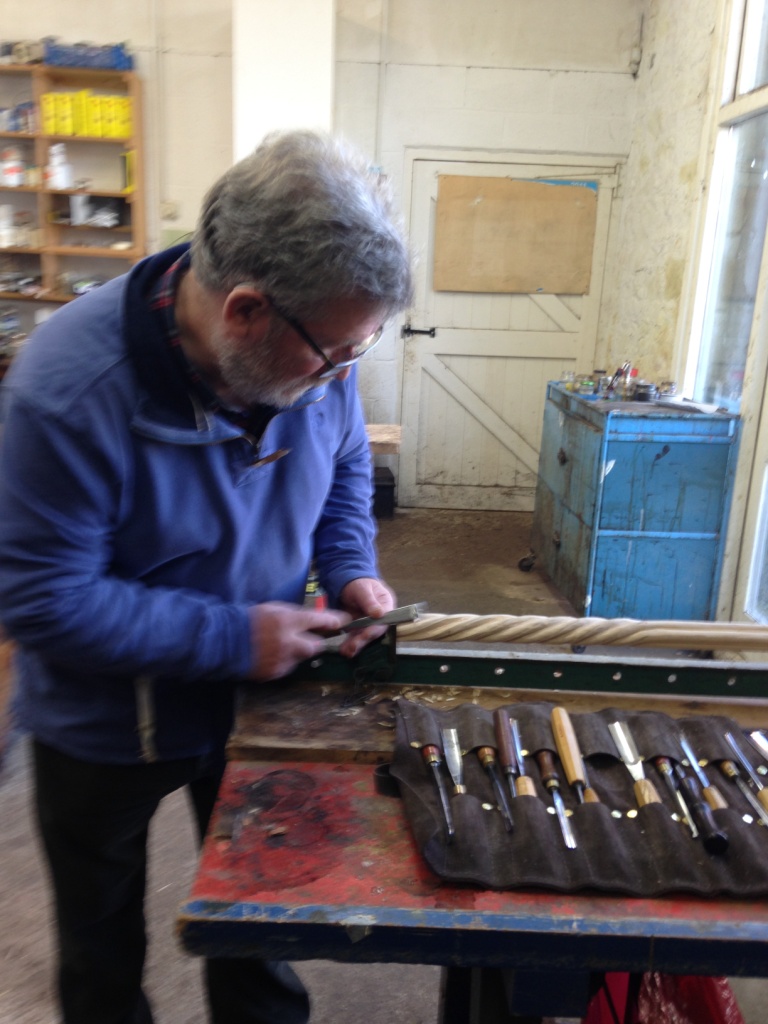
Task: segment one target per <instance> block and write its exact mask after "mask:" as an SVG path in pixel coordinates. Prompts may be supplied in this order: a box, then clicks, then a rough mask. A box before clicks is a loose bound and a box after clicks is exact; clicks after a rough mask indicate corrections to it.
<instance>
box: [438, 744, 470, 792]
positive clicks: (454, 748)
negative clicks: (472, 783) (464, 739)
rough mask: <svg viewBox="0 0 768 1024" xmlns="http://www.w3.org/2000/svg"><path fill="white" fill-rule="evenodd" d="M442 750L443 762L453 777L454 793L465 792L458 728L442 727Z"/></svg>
mask: <svg viewBox="0 0 768 1024" xmlns="http://www.w3.org/2000/svg"><path fill="white" fill-rule="evenodd" d="M442 735H443V750H444V751H445V763H446V764H447V765H448V771H449V772H450V773H451V778H452V779H453V791H454V793H466V791H467V787H466V786H465V785H464V763H463V761H462V759H461V746H460V745H459V732H458V729H443V731H442Z"/></svg>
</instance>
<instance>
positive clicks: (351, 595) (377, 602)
mask: <svg viewBox="0 0 768 1024" xmlns="http://www.w3.org/2000/svg"><path fill="white" fill-rule="evenodd" d="M339 603H340V604H341V607H342V608H343V609H344V611H346V612H349V613H350V615H351V616H352V618H353V619H361V618H363V617H364V616H365V615H370V616H371V617H372V618H374V619H376V618H378V617H379V616H380V615H383V614H384V613H385V612H390V611H392V609H393V608H394V607H396V604H397V599H396V597H395V594H394V591H393V590H390V588H389V587H388V586H387V585H386V583H384V581H383V580H377V579H372V578H370V577H368V576H361V577H360V578H359V579H356V580H352V581H351V582H349V583H348V584H347V585H346V587H344V589H343V590H342V591H341V594H340V595H339ZM386 631H387V627H386V626H385V625H384V626H368V627H367V629H359V630H355V631H354V632H352V633H349V634H347V636H345V637H344V640H343V642H342V643H341V645H340V646H339V653H340V654H344V655H346V657H348V658H351V657H353V656H354V655H355V654H357V652H358V651H360V650H362V648H363V647H365V645H366V644H369V643H370V642H371V640H375V639H376V637H378V636H381V635H382V634H383V633H386Z"/></svg>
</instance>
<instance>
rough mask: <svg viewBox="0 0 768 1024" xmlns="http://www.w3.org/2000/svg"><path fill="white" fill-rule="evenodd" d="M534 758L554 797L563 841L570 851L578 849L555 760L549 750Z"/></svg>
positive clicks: (536, 754)
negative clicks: (566, 809)
mask: <svg viewBox="0 0 768 1024" xmlns="http://www.w3.org/2000/svg"><path fill="white" fill-rule="evenodd" d="M534 758H535V760H536V762H537V764H538V766H539V770H540V771H541V781H542V782H543V783H544V785H545V786H546V788H547V790H548V791H549V793H550V795H551V796H552V803H553V805H554V808H555V813H556V814H557V820H558V822H559V823H560V831H561V832H562V833H563V839H564V840H565V845H566V846H567V847H568V849H569V850H575V849H576V837H575V836H574V834H573V829H572V828H571V823H570V822H569V821H568V817H567V815H566V813H565V804H564V803H563V798H562V796H561V795H560V776H559V775H558V774H557V771H556V770H555V759H554V757H553V756H552V753H551V751H549V750H538V751H536V753H535V754H534Z"/></svg>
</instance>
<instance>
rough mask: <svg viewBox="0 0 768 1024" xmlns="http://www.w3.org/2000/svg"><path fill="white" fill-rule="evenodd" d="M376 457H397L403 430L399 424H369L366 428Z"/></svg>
mask: <svg viewBox="0 0 768 1024" xmlns="http://www.w3.org/2000/svg"><path fill="white" fill-rule="evenodd" d="M365 430H366V433H367V434H368V441H369V443H370V446H371V452H372V453H373V454H374V455H397V454H398V453H399V452H400V442H401V440H402V436H403V428H402V427H401V426H400V425H399V424H398V423H368V424H366V427H365Z"/></svg>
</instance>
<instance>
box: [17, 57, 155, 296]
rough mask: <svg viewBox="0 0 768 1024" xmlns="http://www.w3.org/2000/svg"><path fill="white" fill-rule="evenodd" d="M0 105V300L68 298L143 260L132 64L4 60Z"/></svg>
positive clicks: (137, 105)
mask: <svg viewBox="0 0 768 1024" xmlns="http://www.w3.org/2000/svg"><path fill="white" fill-rule="evenodd" d="M0 108H2V110H0V299H12V300H13V301H14V302H15V301H17V300H19V299H21V300H26V301H33V302H46V303H60V302H66V301H68V300H69V299H71V298H73V297H74V296H75V295H76V294H79V292H80V291H82V290H86V289H87V287H89V286H93V284H94V283H98V282H100V281H103V280H107V279H109V278H111V277H115V276H117V275H118V274H121V273H123V271H124V270H126V269H127V268H128V266H130V265H131V264H132V263H135V262H136V261H137V260H138V259H140V258H141V257H142V256H143V255H144V253H145V245H146V241H145V226H144V189H143V160H142V141H141V140H142V111H141V83H140V81H139V79H138V77H137V76H136V74H135V72H133V71H119V70H110V69H95V68H87V67H59V66H53V65H47V64H35V65H12V64H11V65H8V64H6V65H0ZM62 146H63V147H64V150H63V151H62V150H61V147H62ZM52 147H56V148H54V149H53V152H52ZM52 157H53V159H52Z"/></svg>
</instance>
